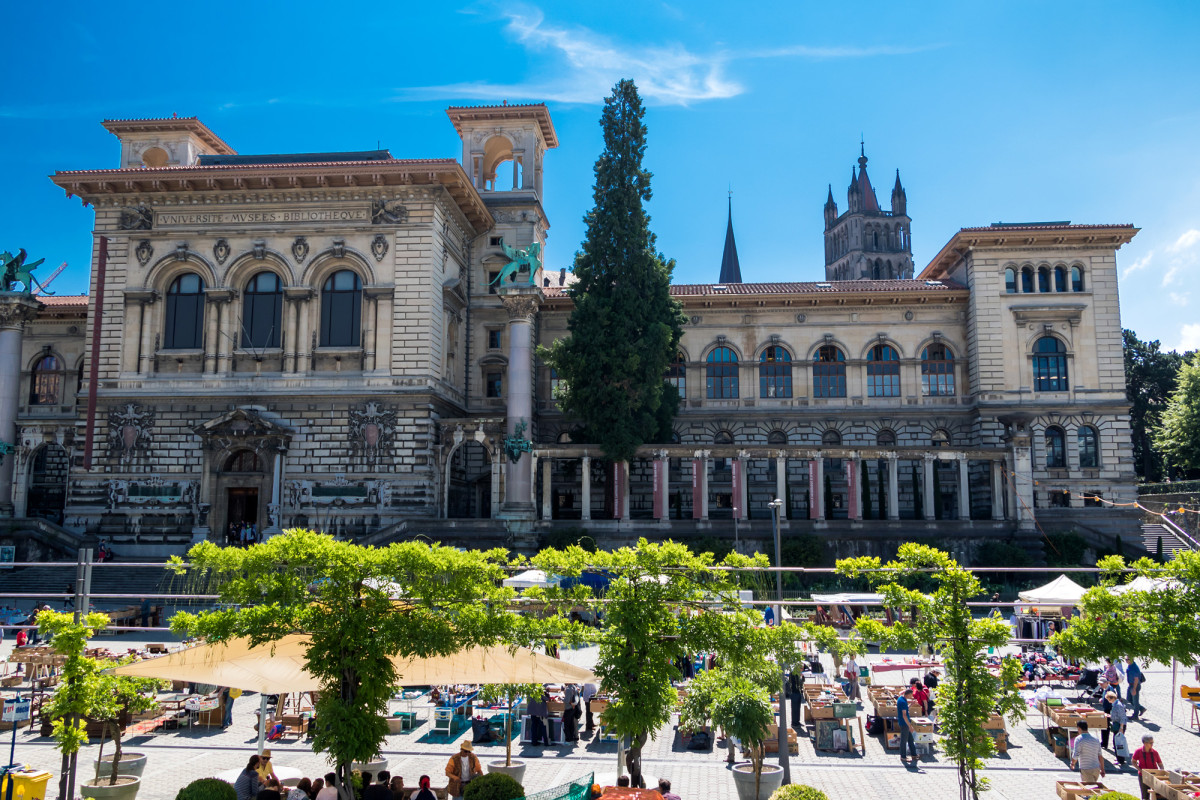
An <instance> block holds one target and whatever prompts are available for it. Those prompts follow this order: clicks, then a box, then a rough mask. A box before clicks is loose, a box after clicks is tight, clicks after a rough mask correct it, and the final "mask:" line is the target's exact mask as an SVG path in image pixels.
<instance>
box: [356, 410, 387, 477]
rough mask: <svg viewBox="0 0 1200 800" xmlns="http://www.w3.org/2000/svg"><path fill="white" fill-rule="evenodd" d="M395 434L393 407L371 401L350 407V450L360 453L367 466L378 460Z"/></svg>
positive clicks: (373, 464)
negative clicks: (358, 406)
mask: <svg viewBox="0 0 1200 800" xmlns="http://www.w3.org/2000/svg"><path fill="white" fill-rule="evenodd" d="M395 434H396V410H395V409H394V408H388V407H386V406H384V405H383V404H381V403H376V402H373V401H372V402H368V403H365V404H364V405H363V407H362V408H361V409H359V408H352V409H350V451H351V452H352V453H358V454H360V455H361V456H362V457H363V460H364V461H365V462H366V464H367V466H375V465H376V464H377V463H378V462H379V457H380V456H381V455H382V454H383V453H384V452H385V451H387V450H388V449H390V448H391V446H392V439H393V437H394V436H395Z"/></svg>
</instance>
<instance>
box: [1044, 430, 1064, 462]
mask: <svg viewBox="0 0 1200 800" xmlns="http://www.w3.org/2000/svg"><path fill="white" fill-rule="evenodd" d="M1065 466H1067V439H1066V437H1065V436H1063V432H1062V428H1046V469H1062V468H1063V467H1065Z"/></svg>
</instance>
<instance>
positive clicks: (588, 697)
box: [579, 683, 600, 737]
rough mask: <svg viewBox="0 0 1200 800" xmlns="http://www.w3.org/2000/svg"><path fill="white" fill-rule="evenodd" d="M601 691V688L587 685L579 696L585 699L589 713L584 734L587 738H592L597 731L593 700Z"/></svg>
mask: <svg viewBox="0 0 1200 800" xmlns="http://www.w3.org/2000/svg"><path fill="white" fill-rule="evenodd" d="M599 691H600V687H599V686H597V685H596V684H594V683H585V684H584V685H583V689H582V690H581V691H580V692H579V696H580V697H581V698H583V707H584V709H586V711H587V720H586V726H585V727H584V730H583V733H584V735H585V736H589V737H590V736H591V735H592V732H593V731H594V730H595V729H596V721H595V719H594V718H593V717H592V698H593V697H595V696H596V694H597V693H598V692H599Z"/></svg>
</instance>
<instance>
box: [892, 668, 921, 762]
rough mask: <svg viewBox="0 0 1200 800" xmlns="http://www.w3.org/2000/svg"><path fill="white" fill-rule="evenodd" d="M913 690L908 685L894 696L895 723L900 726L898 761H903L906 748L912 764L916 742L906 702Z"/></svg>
mask: <svg viewBox="0 0 1200 800" xmlns="http://www.w3.org/2000/svg"><path fill="white" fill-rule="evenodd" d="M912 696H913V690H912V687H911V686H909V687H908V688H906V689H905V690H904V694H902V695H900V696H899V697H897V698H896V724H897V725H898V726H899V728H900V763H901V764H903V763H904V760H905V759H904V754H905V750H906V748H907V749H908V750H911V751H912V764H913V766H914V767H915V766H916V765H917V743H916V741H915V740H914V739H913V735H912V717H911V716H909V713H908V704H909V703H910V702H911V701H912Z"/></svg>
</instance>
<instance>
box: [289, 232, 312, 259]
mask: <svg viewBox="0 0 1200 800" xmlns="http://www.w3.org/2000/svg"><path fill="white" fill-rule="evenodd" d="M292 257H293V258H295V259H296V263H297V264H303V263H304V259H306V258H308V239H306V238H305V237H303V236H297V237H296V241H294V242H292Z"/></svg>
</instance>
